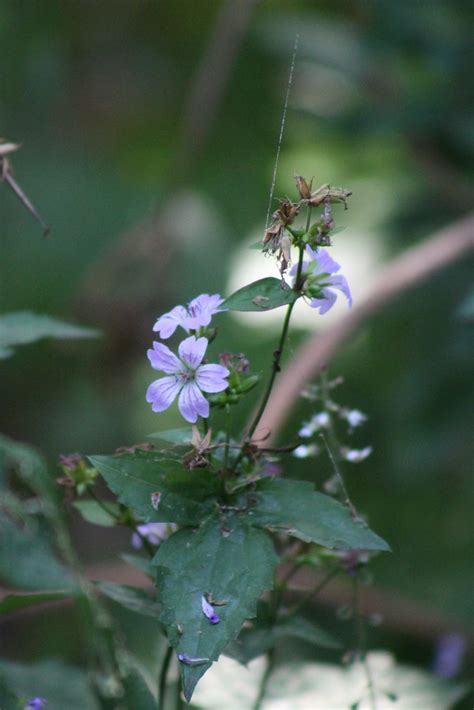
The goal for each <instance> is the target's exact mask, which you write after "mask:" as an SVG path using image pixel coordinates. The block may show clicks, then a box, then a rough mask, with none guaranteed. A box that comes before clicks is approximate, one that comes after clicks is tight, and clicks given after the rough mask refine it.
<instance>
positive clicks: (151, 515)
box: [89, 451, 217, 525]
mask: <svg viewBox="0 0 474 710" xmlns="http://www.w3.org/2000/svg"><path fill="white" fill-rule="evenodd" d="M89 459H90V461H91V463H92V465H93V466H94V467H95V468H96V469H97V470H98V471H99V472H100V473H101V475H102V476H103V477H104V479H105V480H106V482H107V484H108V486H109V488H110V489H111V490H112V491H113V492H114V493H115V495H116V496H117V497H118V499H119V501H120V502H121V503H123V504H124V505H127V506H129V507H130V508H131V509H132V511H133V512H134V514H135V515H136V516H138V517H140V518H143V520H145V521H146V522H170V523H171V522H172V523H178V524H179V525H198V524H199V523H200V522H201V520H203V518H205V517H206V515H208V514H209V511H210V510H211V509H212V508H213V507H214V503H213V500H212V498H211V497H210V496H212V494H213V493H214V491H215V490H216V486H217V479H216V477H215V476H214V475H213V474H212V473H211V472H209V471H207V470H205V469H195V470H193V471H188V470H186V469H184V468H183V467H182V464H181V462H180V460H179V459H178V458H176V457H174V458H173V457H172V454H171V453H170V452H164V453H160V452H156V451H137V452H136V453H134V454H121V455H119V456H89ZM156 492H160V493H161V498H160V503H159V505H158V508H157V509H156V510H155V509H154V508H153V506H152V504H151V495H152V493H156Z"/></svg>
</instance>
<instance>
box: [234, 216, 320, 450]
mask: <svg viewBox="0 0 474 710" xmlns="http://www.w3.org/2000/svg"><path fill="white" fill-rule="evenodd" d="M310 221H311V205H310V206H309V207H308V215H307V219H306V229H305V232H308V230H309V226H310ZM298 248H299V254H298V266H297V268H296V278H295V283H294V285H293V290H294V291H296V292H299V291H300V290H301V274H302V271H303V258H304V249H305V248H304V245H300V246H299V247H298ZM295 303H296V301H293V303H290V304H289V305H288V308H287V309H286V314H285V320H284V321H283V328H282V331H281V335H280V340H279V343H278V347H277V349H276V350H275V352H274V353H273V364H272V373H271V375H270V380H269V382H268V385H267V389H266V391H265V393H264V395H263V399H262V401H261V403H260V407H259V408H258V411H257V414H256V415H255V418H254V420H253V422H252V424H251V425H250V428H249V430H248V432H247V437H246V439H247V441H250V440H251V439H252V436H253V435H254V433H255V429H256V428H257V426H258V424H259V422H260V419H261V417H262V414H263V412H264V411H265V407H266V406H267V403H268V400H269V399H270V395H271V392H272V389H273V383H274V382H275V377H276V376H277V373H278V372H280V362H281V358H282V355H283V348H284V346H285V341H286V336H287V333H288V327H289V325H290V318H291V314H292V312H293V308H294V307H295ZM240 458H242V457H241V456H240V457H239V458H238V460H240Z"/></svg>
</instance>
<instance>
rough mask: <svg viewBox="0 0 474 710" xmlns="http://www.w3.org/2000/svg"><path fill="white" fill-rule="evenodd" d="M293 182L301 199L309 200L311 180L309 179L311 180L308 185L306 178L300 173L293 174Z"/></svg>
mask: <svg viewBox="0 0 474 710" xmlns="http://www.w3.org/2000/svg"><path fill="white" fill-rule="evenodd" d="M295 182H296V189H297V190H298V192H299V193H300V197H301V199H302V200H309V199H310V198H311V186H312V184H313V180H312V179H311V182H310V183H309V185H308V183H307V181H306V178H304V177H302V176H301V175H295Z"/></svg>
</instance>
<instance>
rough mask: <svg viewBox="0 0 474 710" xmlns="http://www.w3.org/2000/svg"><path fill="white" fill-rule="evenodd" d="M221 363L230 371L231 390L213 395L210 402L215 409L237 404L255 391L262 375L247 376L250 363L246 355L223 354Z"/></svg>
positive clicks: (220, 358)
mask: <svg viewBox="0 0 474 710" xmlns="http://www.w3.org/2000/svg"><path fill="white" fill-rule="evenodd" d="M219 362H220V363H221V364H222V365H223V366H224V367H226V368H227V369H228V371H229V373H230V374H229V389H227V390H226V391H225V392H221V393H220V394H215V395H211V396H210V397H209V402H210V403H211V406H213V407H219V408H221V409H222V408H223V407H226V406H227V405H229V404H237V403H238V402H239V401H240V396H241V395H242V394H246V393H247V392H250V390H253V388H254V387H256V385H257V384H258V382H259V381H260V375H248V376H245V377H243V376H242V375H247V373H248V371H249V369H250V361H249V360H248V358H247V357H246V355H245V354H244V353H235V354H233V353H228V352H226V353H221V354H220V355H219Z"/></svg>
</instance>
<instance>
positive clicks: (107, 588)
mask: <svg viewBox="0 0 474 710" xmlns="http://www.w3.org/2000/svg"><path fill="white" fill-rule="evenodd" d="M97 587H98V588H99V589H100V591H101V592H102V594H105V596H106V597H108V598H109V599H112V600H113V601H114V602H117V604H120V605H121V606H123V607H125V608H126V609H129V610H130V611H135V612H136V613H137V614H142V615H143V616H151V617H152V618H153V619H158V616H159V614H160V610H161V607H160V605H159V604H158V602H157V601H156V600H155V599H152V598H151V597H150V596H149V594H147V593H146V592H145V590H144V589H140V588H139V587H129V586H128V585H126V584H113V583H112V582H97Z"/></svg>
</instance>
